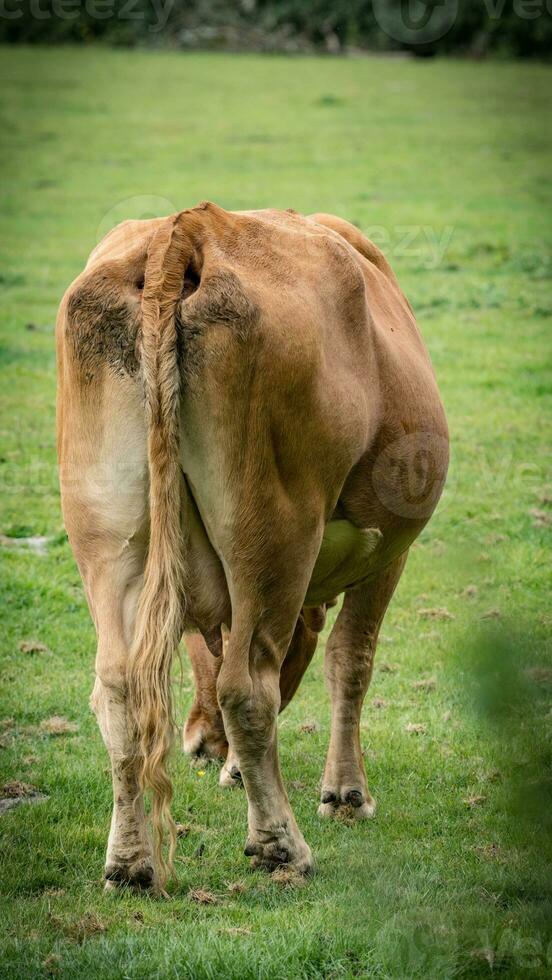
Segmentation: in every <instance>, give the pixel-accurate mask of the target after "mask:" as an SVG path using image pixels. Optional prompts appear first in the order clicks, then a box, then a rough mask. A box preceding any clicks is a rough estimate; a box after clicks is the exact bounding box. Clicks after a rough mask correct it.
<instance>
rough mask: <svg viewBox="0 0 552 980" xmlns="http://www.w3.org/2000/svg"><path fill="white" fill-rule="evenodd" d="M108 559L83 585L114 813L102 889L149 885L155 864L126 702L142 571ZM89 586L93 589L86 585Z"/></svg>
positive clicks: (94, 695)
mask: <svg viewBox="0 0 552 980" xmlns="http://www.w3.org/2000/svg"><path fill="white" fill-rule="evenodd" d="M128 559H129V556H128V554H127V555H126V556H125V562H124V565H123V564H122V563H121V562H119V561H115V562H113V563H112V562H107V563H106V564H105V565H103V566H102V568H101V570H99V571H98V574H97V575H94V576H93V582H92V583H90V581H89V582H88V583H87V584H88V591H89V596H90V604H91V608H92V609H93V614H94V619H95V622H96V628H97V632H98V652H97V657H96V683H95V685H94V690H93V692H92V698H91V706H92V708H93V710H94V712H95V714H96V717H97V720H98V725H99V727H100V731H101V734H102V738H103V740H104V743H105V746H106V748H107V751H108V752H109V756H110V760H111V772H112V781H113V814H112V819H111V830H110V834H109V841H108V845H107V856H106V862H105V879H106V888H114V887H117V886H119V885H128V886H131V887H135V888H138V889H140V888H148V887H149V886H151V885H153V884H154V877H155V875H154V864H153V858H152V850H151V845H150V840H149V835H148V832H147V826H146V818H145V813H144V800H143V796H142V794H141V792H140V789H139V785H138V779H137V772H136V764H135V747H134V744H133V741H132V736H131V732H130V726H129V719H128V712H127V707H126V693H125V688H126V677H125V674H126V662H127V656H128V650H129V645H130V642H131V640H132V633H133V629H134V616H135V608H136V602H137V598H138V593H139V589H140V586H141V576H140V575H139V574H138V575H136V571H137V570H138V569H136V568H134V569H133V567H132V564H131V563H129V560H128ZM91 585H92V588H90V586H91Z"/></svg>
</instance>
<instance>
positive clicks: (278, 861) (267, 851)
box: [244, 829, 314, 876]
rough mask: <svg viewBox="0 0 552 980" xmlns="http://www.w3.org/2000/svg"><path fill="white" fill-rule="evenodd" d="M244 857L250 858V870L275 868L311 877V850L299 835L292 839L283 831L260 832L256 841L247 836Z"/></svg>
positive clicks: (271, 869)
mask: <svg viewBox="0 0 552 980" xmlns="http://www.w3.org/2000/svg"><path fill="white" fill-rule="evenodd" d="M244 854H245V855H246V857H250V858H252V861H251V866H252V868H255V869H256V868H263V869H264V870H265V871H275V870H276V868H281V867H285V868H289V869H290V871H294V872H295V873H296V874H300V875H305V876H307V875H312V874H313V872H314V862H313V859H312V854H311V849H310V847H309V846H308V844H306V843H305V841H304V840H303V838H302V837H301V835H299V836H298V837H297V838H295V837H292V836H291V835H290V834H289V833H288V832H286V831H285V830H284V829H283V830H282V831H281V832H279V833H277V834H275V833H271V832H261V833H260V834H259V835H258V836H257V838H256V839H253V837H251V836H249V837H248V838H247V842H246V845H245V848H244Z"/></svg>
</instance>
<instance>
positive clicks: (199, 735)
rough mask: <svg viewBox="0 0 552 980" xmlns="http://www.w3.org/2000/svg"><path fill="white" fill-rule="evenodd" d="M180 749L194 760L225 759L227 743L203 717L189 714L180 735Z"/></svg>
mask: <svg viewBox="0 0 552 980" xmlns="http://www.w3.org/2000/svg"><path fill="white" fill-rule="evenodd" d="M182 748H183V749H184V751H185V752H186V753H187V754H188V755H191V756H192V757H193V758H195V759H226V756H227V755H228V742H227V741H226V736H225V734H224V729H223V730H222V731H221V730H219V729H218V728H217V727H216V726H215V725H212V724H211V723H210V722H209V720H208V719H207V718H204V716H203V715H199V716H198V715H197V714H196V715H194V714H193V713H191V714H190V717H189V718H188V721H187V722H186V724H185V726H184V732H183V734H182Z"/></svg>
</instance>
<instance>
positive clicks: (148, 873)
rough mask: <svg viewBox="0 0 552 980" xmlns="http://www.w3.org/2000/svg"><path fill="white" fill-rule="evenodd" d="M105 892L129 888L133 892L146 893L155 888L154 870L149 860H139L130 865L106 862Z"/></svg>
mask: <svg viewBox="0 0 552 980" xmlns="http://www.w3.org/2000/svg"><path fill="white" fill-rule="evenodd" d="M104 877H105V886H104V887H105V890H106V891H114V890H115V889H117V888H131V889H133V890H134V891H140V892H141V891H148V890H150V889H154V888H155V870H154V868H153V864H152V862H151V859H150V858H141V859H140V860H138V861H134V862H133V863H132V864H122V863H121V864H117V863H116V862H114V861H110V862H108V864H106V866H105V873H104Z"/></svg>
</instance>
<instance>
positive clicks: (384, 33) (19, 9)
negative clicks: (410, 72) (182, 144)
mask: <svg viewBox="0 0 552 980" xmlns="http://www.w3.org/2000/svg"><path fill="white" fill-rule="evenodd" d="M97 40H100V41H104V42H106V43H109V44H114V45H122V46H134V45H149V46H166V47H173V48H182V49H202V50H231V51H232V50H233V51H248V50H250V51H281V52H287V53H297V52H317V51H324V52H328V53H331V54H344V53H354V52H359V51H363V50H371V51H410V52H412V53H413V54H415V55H418V56H426V57H429V56H432V55H435V54H445V55H446V54H460V55H468V56H472V57H483V56H485V55H486V54H493V55H495V56H504V57H512V56H513V57H537V58H550V55H551V53H552V0H1V2H0V41H4V42H8V43H10V42H11V43H59V42H64V41H70V42H83V43H89V42H93V41H97Z"/></svg>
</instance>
